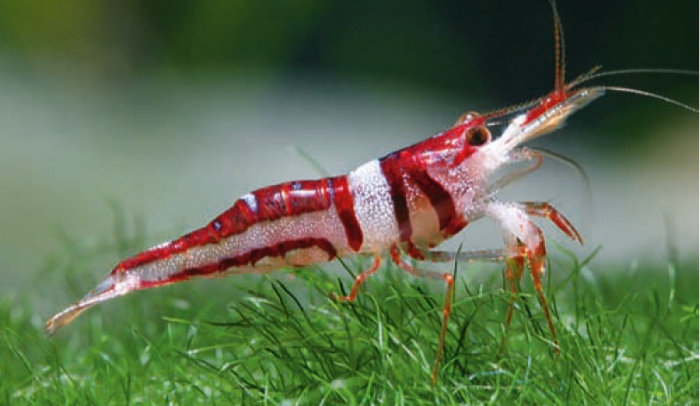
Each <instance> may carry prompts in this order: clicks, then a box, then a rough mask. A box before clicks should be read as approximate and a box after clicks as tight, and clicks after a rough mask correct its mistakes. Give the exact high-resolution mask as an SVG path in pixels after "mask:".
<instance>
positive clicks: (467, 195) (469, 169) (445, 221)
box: [46, 7, 619, 382]
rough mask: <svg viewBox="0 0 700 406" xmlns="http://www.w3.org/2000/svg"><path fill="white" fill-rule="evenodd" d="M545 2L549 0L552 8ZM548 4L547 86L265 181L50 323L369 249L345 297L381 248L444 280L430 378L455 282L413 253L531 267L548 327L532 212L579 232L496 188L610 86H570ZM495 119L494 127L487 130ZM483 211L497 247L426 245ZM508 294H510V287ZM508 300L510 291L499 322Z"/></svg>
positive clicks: (551, 211) (139, 258) (514, 272)
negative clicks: (418, 136) (119, 300)
mask: <svg viewBox="0 0 700 406" xmlns="http://www.w3.org/2000/svg"><path fill="white" fill-rule="evenodd" d="M553 9H554V7H553ZM554 15H555V38H556V44H557V45H556V48H555V49H556V62H557V63H556V65H557V68H556V75H555V76H556V78H555V87H554V90H553V91H552V92H550V93H549V94H548V95H546V96H545V97H542V98H540V99H538V100H536V101H534V102H530V103H527V104H524V105H521V106H518V107H513V108H507V109H501V110H498V111H495V112H491V113H487V114H481V115H480V114H476V113H466V114H465V115H463V116H462V117H461V118H460V119H459V120H458V121H457V122H456V123H455V125H454V126H453V127H451V128H449V129H448V130H446V131H444V132H441V133H439V134H437V135H434V136H432V137H430V138H428V139H426V140H424V141H422V142H419V143H417V144H415V145H412V146H409V147H406V148H403V149H400V150H398V151H395V152H392V153H390V154H388V155H386V156H384V157H383V158H380V159H375V160H373V161H370V162H368V163H366V164H364V165H361V166H360V167H358V168H357V169H355V170H354V171H352V172H350V173H349V174H347V175H341V176H336V177H331V178H325V179H317V180H302V181H292V182H287V183H282V184H279V185H274V186H268V187H265V188H262V189H258V190H256V191H253V192H250V193H248V194H245V195H243V196H242V197H241V198H239V199H238V200H237V201H236V202H235V203H234V204H233V206H232V207H231V208H229V209H228V210H226V211H225V212H224V213H222V214H221V215H219V216H218V217H216V218H215V219H214V220H212V221H211V222H210V223H209V224H207V225H206V226H204V227H202V228H200V229H198V230H195V231H193V232H191V233H189V234H186V235H184V236H182V237H180V238H178V239H175V240H173V241H169V242H166V243H163V244H160V245H158V246H156V247H153V248H150V249H148V250H146V251H143V252H141V253H139V254H136V255H135V256H133V257H131V258H127V259H125V260H123V261H121V262H120V263H118V264H117V265H116V266H115V267H114V269H113V270H112V271H111V272H110V273H109V275H108V276H107V277H106V278H105V279H104V280H103V281H102V282H100V283H99V284H98V285H97V287H96V288H95V289H93V290H92V291H91V292H89V293H88V294H87V295H86V296H85V297H84V298H82V299H81V300H80V301H78V302H77V303H75V304H73V305H71V306H69V307H68V308H66V309H65V310H63V311H62V312H60V313H58V314H56V315H55V316H53V317H51V318H50V319H49V320H48V321H47V322H46V329H47V331H49V332H50V333H53V332H55V331H57V330H58V329H60V328H61V327H63V326H65V325H66V324H68V323H70V322H71V321H72V320H73V319H75V318H76V317H77V316H78V315H80V314H81V313H82V312H84V311H85V310H87V309H88V308H90V307H92V306H95V305H97V304H99V303H101V302H104V301H106V300H109V299H113V298H115V297H118V296H122V295H126V294H127V293H129V292H132V291H135V290H141V289H148V288H155V287H159V286H163V285H168V284H171V283H175V282H181V281H185V280H188V279H191V278H195V277H215V276H216V277H218V276H223V275H233V274H241V273H263V272H271V271H274V270H277V269H280V268H289V267H291V268H299V267H305V266H308V265H311V264H317V263H321V262H326V261H331V260H333V259H334V258H336V257H345V256H350V255H366V256H370V257H372V258H373V259H374V261H373V263H372V265H371V267H370V268H369V269H367V270H366V271H364V272H362V273H361V274H359V275H358V276H357V278H356V280H355V283H354V285H353V287H352V290H351V291H350V294H349V295H348V296H342V297H338V299H340V300H347V301H353V300H354V299H355V297H356V295H357V293H358V289H359V288H360V286H361V285H362V283H363V282H364V281H365V280H366V279H367V278H368V277H369V276H371V275H372V274H374V273H375V272H376V271H377V270H378V269H379V267H380V265H381V263H382V261H383V260H384V258H385V256H386V254H387V253H388V254H389V256H390V258H391V260H392V261H393V262H394V263H395V264H396V265H398V266H399V267H400V268H401V269H403V270H404V271H406V272H408V273H410V274H412V275H416V276H420V277H427V278H433V279H442V280H444V281H445V282H446V284H447V295H446V298H445V303H444V309H443V324H442V329H441V333H440V341H439V347H438V350H437V356H436V361H435V367H434V370H433V375H432V379H433V382H435V380H436V378H437V372H438V367H439V362H440V354H441V353H442V349H443V345H444V340H445V332H446V326H447V320H448V317H449V314H450V306H451V297H452V293H453V284H454V282H453V278H452V275H451V274H449V273H439V272H435V271H430V270H424V269H422V268H419V267H414V266H412V265H410V264H409V263H408V262H407V261H406V258H407V257H408V258H411V259H414V260H418V261H428V262H430V261H473V260H485V261H505V263H506V267H507V271H506V278H507V280H508V282H509V283H510V285H511V287H512V289H513V291H514V289H515V286H516V282H517V280H519V279H520V277H521V276H522V274H523V271H524V268H525V265H526V264H527V265H528V266H529V269H530V274H531V276H532V279H533V282H534V287H535V290H536V292H537V296H538V299H539V301H540V304H541V306H542V309H543V311H544V313H545V317H546V319H547V323H548V325H549V330H550V331H551V334H552V336H553V339H554V345H555V347H558V344H557V340H556V333H555V329H554V324H553V322H552V318H551V315H550V313H549V310H548V307H547V304H546V300H545V296H544V294H543V292H542V282H541V279H542V274H543V273H544V272H545V254H546V250H545V241H544V238H543V235H542V231H541V230H540V228H539V227H538V226H537V225H536V224H535V223H534V222H533V221H532V218H533V217H539V218H544V219H548V220H550V221H552V222H553V223H554V224H555V225H556V226H557V227H558V228H559V229H561V230H562V231H563V232H564V233H565V234H566V235H567V236H569V237H570V238H572V239H573V240H575V241H578V242H581V237H580V235H579V233H578V232H577V231H576V229H575V228H574V227H573V225H572V224H571V223H570V222H569V221H568V220H567V219H566V218H565V217H564V216H563V215H562V214H561V213H559V212H558V211H557V210H556V209H555V208H554V207H552V206H551V205H550V204H549V203H546V202H521V203H511V202H504V201H501V200H499V199H498V197H497V193H498V191H499V189H500V188H502V187H503V186H505V185H506V184H507V183H509V182H510V181H512V180H514V179H515V178H518V177H520V176H522V175H523V174H525V173H529V172H531V171H532V170H535V169H537V168H538V167H539V164H540V163H541V160H542V157H541V154H540V153H538V152H537V151H534V150H529V149H526V148H524V147H522V146H521V145H522V144H523V143H525V142H527V141H529V140H532V139H533V138H535V137H538V136H541V135H544V134H547V133H550V132H552V131H554V130H555V129H557V128H559V127H561V126H562V125H563V124H564V122H565V120H566V119H567V117H569V116H570V115H571V114H573V113H574V112H576V111H577V110H579V109H581V108H582V107H584V106H585V105H586V104H588V103H589V102H591V101H593V100H594V99H596V98H598V97H600V96H602V95H603V93H604V92H605V90H607V89H613V90H619V89H617V88H612V87H602V86H596V87H580V85H581V84H582V83H583V82H584V81H586V80H588V79H590V78H591V77H593V76H595V75H592V74H589V75H586V76H583V77H582V78H579V79H578V80H575V81H573V82H572V83H569V84H567V83H565V81H564V63H563V59H564V58H563V52H562V51H560V49H561V47H560V45H559V44H560V43H561V41H560V39H559V38H560V36H561V27H560V23H559V19H558V17H557V15H556V10H554ZM497 124H499V125H501V127H502V128H503V130H502V131H501V132H500V135H499V136H498V137H493V136H492V132H491V129H492V128H497ZM522 162H531V165H530V166H529V167H528V168H526V169H524V170H523V169H521V170H520V171H518V172H516V173H511V174H509V175H506V176H504V177H501V178H496V179H493V177H494V176H493V175H494V174H495V172H496V170H498V169H499V168H502V167H504V166H506V165H510V164H513V163H522ZM482 217H490V218H492V219H494V220H496V222H497V223H498V224H500V228H501V232H502V234H503V239H504V242H505V248H504V249H496V250H487V251H473V252H459V253H452V252H444V251H434V250H432V249H433V248H434V247H436V246H438V245H439V244H440V243H442V242H443V241H445V240H446V239H449V238H451V237H452V236H454V235H455V234H457V233H458V232H460V231H461V230H462V229H464V228H465V227H466V226H467V225H468V224H469V223H471V222H474V221H476V220H478V219H480V218H482ZM511 297H514V296H511ZM512 310H513V303H512V299H511V303H510V307H509V310H508V314H507V316H506V326H507V325H508V324H509V323H510V320H511V316H512Z"/></svg>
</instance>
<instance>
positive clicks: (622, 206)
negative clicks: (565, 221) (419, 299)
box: [0, 0, 699, 307]
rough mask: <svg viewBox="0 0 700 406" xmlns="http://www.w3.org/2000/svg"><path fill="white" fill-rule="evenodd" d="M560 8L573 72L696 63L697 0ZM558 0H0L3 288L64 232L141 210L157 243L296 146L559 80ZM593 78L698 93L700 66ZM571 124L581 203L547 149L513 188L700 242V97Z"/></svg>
mask: <svg viewBox="0 0 700 406" xmlns="http://www.w3.org/2000/svg"><path fill="white" fill-rule="evenodd" d="M559 11H560V14H561V17H562V20H563V24H564V31H565V34H566V50H567V68H568V77H569V78H573V77H575V76H576V75H578V74H580V73H583V72H585V71H587V70H588V69H590V68H592V67H593V66H596V65H599V64H600V65H603V67H604V68H605V69H625V68H682V69H690V70H694V71H697V70H698V48H699V46H698V38H699V35H698V19H697V16H698V2H697V1H690V0H687V1H674V2H662V1H652V0H646V1H619V0H618V1H586V2H581V1H579V2H571V1H561V2H560V4H559ZM551 20H552V18H551V12H550V9H549V6H548V4H547V2H546V1H544V0H526V1H509V2H504V1H488V0H479V1H462V2H456V1H454V2H420V1H384V2H369V1H355V2H340V1H297V2H255V1H216V2H170V1H150V2H139V1H122V2H110V1H83V2H55V1H49V0H44V1H31V2H19V1H15V2H12V1H2V2H0V189H1V190H2V192H1V194H0V275H2V280H3V283H2V288H0V291H1V292H4V293H5V292H11V291H15V290H17V289H20V290H24V289H31V286H32V284H34V283H40V281H41V275H42V273H43V272H50V271H51V270H52V269H57V266H56V264H57V263H60V262H61V261H62V258H65V257H67V256H70V255H72V254H71V250H70V249H68V248H67V246H70V244H73V243H75V244H78V245H80V246H86V247H99V246H101V245H105V244H109V243H110V241H113V240H112V239H111V236H112V233H113V231H114V230H115V226H114V224H115V223H116V224H118V225H119V226H120V227H121V226H124V227H126V228H127V230H126V231H125V232H127V233H132V232H134V230H133V229H132V228H133V226H131V225H130V224H132V222H131V219H132V218H136V219H138V221H137V222H136V223H137V224H141V225H142V226H143V227H144V229H145V232H144V233H145V235H146V237H145V239H146V240H147V241H145V244H146V245H148V246H150V245H152V244H155V243H156V242H158V241H160V240H164V239H169V238H173V237H175V236H177V235H178V234H180V233H182V232H184V231H186V230H188V229H192V228H194V227H198V226H200V225H201V224H204V223H205V222H206V221H207V220H208V219H210V218H211V217H213V216H214V215H216V214H218V212H220V211H222V210H224V209H225V208H226V207H227V206H228V205H229V204H230V203H231V202H232V201H233V200H234V199H235V198H236V197H237V196H239V195H241V194H243V193H245V192H246V191H248V190H250V189H253V188H257V187H261V186H264V185H266V184H270V183H275V182H280V181H283V180H288V179H293V178H308V177H318V176H319V174H318V172H317V171H316V170H314V168H313V167H312V166H311V165H310V164H309V163H308V162H306V161H305V160H304V159H302V158H299V157H298V156H296V155H295V154H294V153H290V151H289V150H288V148H289V147H290V146H291V147H295V148H300V149H302V150H304V151H306V152H307V153H308V154H309V155H311V156H312V157H313V158H314V159H315V160H317V161H318V162H319V163H320V164H321V165H322V166H323V167H324V168H325V169H327V170H328V171H329V172H331V173H342V172H347V171H349V170H351V169H352V168H354V167H356V166H357V165H359V164H361V163H362V162H364V161H367V160H369V159H372V158H374V157H378V156H382V155H384V154H385V153H387V152H389V151H391V150H393V149H397V148H400V147H402V146H405V145H408V144H411V143H413V142H416V141H419V140H421V139H423V138H425V137H427V136H429V135H431V134H433V133H436V132H438V131H440V130H441V129H444V128H446V127H448V126H449V125H450V124H451V123H452V122H453V121H454V119H455V118H456V117H457V116H458V115H459V114H461V113H462V112H464V111H467V110H477V111H479V110H490V109H494V108H498V107H501V106H504V105H510V104H513V103H518V102H521V101H525V100H529V99H531V98H533V97H536V96H540V95H542V94H544V93H546V92H547V91H548V90H550V88H551V86H552V82H553V38H552V21H551ZM604 83H606V84H616V85H624V86H630V87H634V88H638V89H643V90H647V91H652V92H658V93H661V94H664V95H666V96H669V97H671V98H674V99H678V100H680V101H682V102H684V103H687V104H690V105H691V106H697V105H698V78H697V76H669V75H664V76H661V75H629V76H620V77H610V78H607V79H606V80H605V82H604ZM564 132H565V133H566V135H564V134H561V135H557V136H552V137H549V138H547V139H545V140H542V141H541V143H540V144H539V145H545V146H547V147H549V148H552V149H555V150H557V151H559V152H562V153H565V154H566V155H568V156H570V157H572V158H573V159H575V160H577V161H579V162H580V163H581V165H582V166H584V167H585V168H586V170H587V171H589V172H590V175H591V178H592V183H593V189H594V190H593V196H594V202H593V205H592V206H591V205H588V204H586V203H585V199H584V198H583V197H582V193H581V192H580V186H579V185H580V179H579V178H578V177H577V176H576V175H575V174H572V173H571V171H570V170H569V169H566V168H564V167H562V166H560V165H557V164H554V165H550V164H548V165H547V166H548V168H545V171H543V172H542V174H538V175H535V176H533V177H532V178H533V179H530V180H528V181H525V182H524V185H522V186H519V188H515V189H514V191H513V192H512V193H513V194H511V195H508V196H509V197H510V198H513V199H517V200H525V199H540V200H551V201H553V202H554V203H556V204H557V206H558V207H560V208H561V209H562V211H564V212H566V213H568V214H571V217H572V218H573V219H574V222H575V223H577V224H580V225H581V228H582V229H583V231H584V233H585V237H586V240H587V242H588V245H587V247H586V248H584V249H583V250H584V251H586V252H590V251H591V250H592V249H593V248H595V247H596V246H598V245H603V250H602V251H601V254H600V260H601V261H618V262H623V263H632V262H634V261H636V260H639V259H642V260H651V261H657V262H664V261H666V260H667V259H668V256H669V255H671V256H673V255H676V254H675V253H674V252H676V251H677V252H678V255H680V256H681V257H683V258H684V259H689V260H691V261H697V247H698V210H697V209H698V153H697V151H698V116H697V114H695V113H692V112H689V111H684V110H682V109H679V108H677V107H673V106H671V105H669V104H665V103H662V102H660V101H656V100H651V99H645V98H641V97H636V96H631V95H619V94H611V95H609V96H607V97H606V98H605V99H603V100H601V101H599V102H596V103H595V104H594V105H592V106H591V107H589V108H588V109H587V110H586V111H584V112H582V113H580V114H579V115H577V116H576V117H574V118H573V119H572V120H571V122H570V125H569V127H568V128H567V129H566V130H564ZM528 194H529V195H528ZM115 206H116V207H118V209H117V210H116V211H115V209H114V207H115ZM588 206H591V207H588ZM587 211H590V212H591V214H590V215H586V214H585V213H586V212H587ZM121 212H123V215H124V217H125V218H126V219H127V220H123V219H122V220H120V219H117V220H115V213H121ZM493 229H495V227H494V225H493V224H487V225H486V226H484V228H483V229H480V228H476V230H475V231H471V232H468V233H466V234H465V237H464V238H463V239H462V240H460V241H466V242H467V244H468V245H469V244H471V245H474V246H475V247H481V248H485V247H490V246H492V244H499V239H498V237H497V236H494V237H489V238H491V239H490V240H486V241H487V242H486V243H485V242H483V241H481V240H480V239H479V237H478V236H480V235H481V234H480V233H481V232H484V233H488V232H493ZM470 230H471V228H470ZM482 230H483V231H482ZM489 230H490V231H489ZM550 234H552V235H555V236H556V237H555V239H558V240H563V239H562V238H560V236H559V235H558V234H557V233H556V232H554V231H551V230H550ZM66 241H70V243H67V242H66ZM484 244H486V245H484ZM667 246H670V247H671V248H670V249H669V248H667ZM144 248H145V246H144ZM117 259H118V258H116V257H115V258H108V259H105V262H104V263H105V268H104V269H96V270H95V280H97V279H98V278H99V277H101V276H102V275H103V274H105V273H106V272H107V271H108V270H109V269H110V267H111V266H112V265H113V263H114V261H116V260H117ZM52 307H55V305H54V306H52Z"/></svg>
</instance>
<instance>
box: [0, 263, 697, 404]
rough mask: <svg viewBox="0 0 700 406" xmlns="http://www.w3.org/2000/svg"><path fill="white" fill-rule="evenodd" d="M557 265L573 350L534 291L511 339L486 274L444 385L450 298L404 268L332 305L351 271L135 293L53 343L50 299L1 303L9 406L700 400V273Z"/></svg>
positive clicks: (464, 306)
mask: <svg viewBox="0 0 700 406" xmlns="http://www.w3.org/2000/svg"><path fill="white" fill-rule="evenodd" d="M85 260H87V261H90V258H87V259H85ZM84 265H85V264H83V266H77V265H76V269H84V268H86V267H85V266H84ZM552 267H553V268H556V273H557V274H558V275H559V276H560V278H558V279H555V278H552V280H550V281H549V284H548V287H549V292H548V297H549V298H550V301H551V303H550V304H551V307H552V309H553V310H554V314H555V323H556V324H557V326H556V327H557V331H558V337H559V340H560V342H561V353H560V354H559V355H556V354H555V352H554V351H553V350H552V345H551V336H550V334H549V332H548V330H547V329H546V323H545V322H544V318H543V315H542V311H541V310H540V309H539V307H538V306H537V304H536V303H537V301H536V300H535V298H534V297H533V294H532V293H533V292H532V288H531V286H530V285H529V284H526V283H523V287H522V291H523V293H522V294H521V296H520V297H519V298H518V301H517V308H516V315H515V317H514V320H513V323H512V325H511V326H510V331H509V333H508V335H507V338H506V339H505V341H504V339H503V338H504V327H503V318H504V314H505V310H506V308H507V302H508V299H509V294H508V293H507V292H504V291H503V290H502V289H500V288H499V287H498V286H493V285H495V284H497V283H494V282H493V280H497V279H499V274H498V273H497V272H494V271H491V270H488V271H484V272H485V273H489V274H491V275H492V278H491V281H492V282H486V283H481V282H476V281H475V280H474V279H470V280H464V279H463V278H462V277H460V275H458V281H460V282H459V286H458V289H457V292H456V295H455V302H454V306H453V312H452V317H451V320H450V324H449V330H448V336H447V342H446V350H445V354H444V355H443V363H442V365H441V370H440V374H439V380H438V384H437V386H436V387H434V388H433V387H431V385H430V374H431V370H432V366H433V362H434V359H435V351H436V348H437V341H438V333H439V328H440V323H441V306H442V301H443V298H442V293H441V292H442V289H441V288H442V287H441V286H440V284H439V283H433V282H426V281H423V280H416V279H414V278H411V277H408V276H405V275H403V274H402V273H401V272H400V271H399V270H397V269H394V268H393V267H392V268H391V269H388V270H387V269H384V270H383V272H382V274H381V276H378V277H375V278H373V279H371V280H370V281H369V282H367V283H366V284H365V285H364V286H363V291H362V292H361V294H360V296H359V297H358V300H357V301H356V302H355V303H354V304H348V303H339V302H336V301H334V300H332V299H330V298H329V297H328V295H327V294H328V293H329V292H331V291H335V292H338V291H342V290H343V289H347V287H348V286H349V284H350V283H351V279H350V278H349V277H346V276H345V275H343V276H342V277H340V278H336V276H334V275H333V274H332V273H328V272H323V271H321V270H312V269H309V270H304V271H301V272H297V273H295V274H293V275H294V277H292V274H284V273H279V274H278V275H274V276H277V277H278V278H277V279H275V278H271V277H247V276H242V277H235V278H229V279H226V280H219V281H200V282H194V283H188V284H182V285H180V286H174V287H168V288H162V289H157V290H153V291H149V292H142V293H138V294H134V295H131V296H129V297H127V298H122V299H118V300H115V301H114V303H110V304H105V305H103V306H100V307H98V308H97V309H95V310H92V311H90V312H89V313H88V314H86V315H85V316H83V317H82V318H80V319H79V320H78V321H76V322H75V323H74V324H73V325H70V326H68V327H67V328H66V329H65V330H64V331H61V332H60V333H59V334H58V335H57V336H56V337H52V338H50V337H47V336H45V335H44V333H43V331H42V327H43V317H39V316H38V315H37V314H36V312H35V310H34V308H35V305H36V303H37V300H38V299H37V298H36V296H37V295H36V294H26V295H23V296H18V297H17V298H16V299H12V300H10V299H6V300H3V301H2V303H0V329H1V330H0V331H1V334H2V335H1V337H0V370H1V371H2V376H3V379H2V380H1V381H0V403H2V404H20V403H23V402H26V403H40V404H41V403H46V404H99V405H105V404H132V403H145V404H162V403H175V404H196V403H203V402H206V403H210V404H241V403H246V404H249V403H261V404H319V403H326V404H376V403H380V402H382V403H396V404H418V403H429V404H435V403H440V404H445V403H447V404H453V403H463V404H472V403H490V404H511V403H525V404H596V405H597V404H624V403H631V404H686V403H692V402H694V401H696V400H697V398H698V386H697V383H698V292H697V285H698V280H697V267H694V268H687V269H678V270H675V269H671V270H672V271H673V272H661V271H660V270H658V269H649V270H646V271H642V270H636V271H630V272H627V273H625V272H623V271H619V272H615V271H610V270H608V271H607V272H606V273H605V274H602V273H600V274H599V273H596V274H595V276H594V275H593V274H592V273H591V271H590V270H589V269H588V268H586V267H581V266H579V265H578V264H574V265H573V267H572V266H571V265H570V266H569V269H570V270H569V271H568V272H565V269H567V268H565V267H563V266H562V265H560V264H553V266H552ZM572 268H573V269H572ZM354 270H356V269H354ZM460 271H461V270H460ZM471 271H474V272H471ZM478 271H479V269H478V267H477V268H470V274H476V273H478ZM85 272H87V271H85ZM81 273H82V272H81ZM82 276H84V275H82ZM669 276H671V277H669ZM69 279H71V280H69V281H68V283H67V284H66V283H63V284H61V283H52V284H51V289H52V291H54V292H60V291H62V290H64V289H66V285H81V286H83V287H84V288H86V289H87V288H88V287H89V286H87V285H89V282H87V281H85V279H86V278H84V277H83V278H81V275H74V276H71V277H70V278H69ZM339 285H340V286H339ZM72 289H73V288H71V290H72ZM475 289H477V290H475ZM433 291H434V292H433Z"/></svg>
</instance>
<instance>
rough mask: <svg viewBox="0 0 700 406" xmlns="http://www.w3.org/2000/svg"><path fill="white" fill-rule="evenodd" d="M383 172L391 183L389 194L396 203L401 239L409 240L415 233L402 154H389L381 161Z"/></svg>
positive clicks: (395, 210)
mask: <svg viewBox="0 0 700 406" xmlns="http://www.w3.org/2000/svg"><path fill="white" fill-rule="evenodd" d="M379 165H380V167H381V168H382V173H383V175H384V178H385V179H386V181H387V183H388V184H389V195H390V196H391V201H392V203H393V204H394V216H395V217H396V224H397V225H398V227H399V239H400V240H401V241H409V240H410V239H411V235H412V234H413V227H412V226H411V218H410V216H409V210H408V202H407V201H406V185H405V183H404V176H403V175H404V171H403V168H402V167H401V166H402V165H401V155H399V154H397V153H394V154H389V155H387V156H385V157H384V158H382V159H381V160H380V161H379Z"/></svg>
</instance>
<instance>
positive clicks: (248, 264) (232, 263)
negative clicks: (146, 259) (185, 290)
mask: <svg viewBox="0 0 700 406" xmlns="http://www.w3.org/2000/svg"><path fill="white" fill-rule="evenodd" d="M313 248H318V249H320V250H322V251H324V252H325V253H326V254H327V255H328V261H331V260H333V259H335V257H336V256H337V255H338V252H337V251H336V249H335V247H334V246H333V244H331V242H330V241H328V240H327V239H325V238H310V237H309V238H301V239H298V240H288V241H282V242H279V243H277V244H273V245H270V246H267V247H261V248H255V249H252V250H250V251H248V252H245V253H242V254H239V255H235V256H232V257H226V258H222V259H220V260H219V261H217V262H213V263H210V264H206V265H203V266H198V267H193V268H186V269H183V270H182V271H180V272H177V273H175V274H173V275H170V276H169V277H168V278H167V279H162V280H155V281H149V280H142V281H141V286H140V289H147V288H152V287H156V286H160V285H164V284H170V283H174V282H179V281H183V280H186V279H190V278H194V277H198V276H207V275H211V274H214V273H218V272H223V271H226V270H227V269H230V268H236V267H238V268H247V269H248V272H250V268H254V267H255V266H256V264H257V263H258V262H260V261H261V260H263V259H265V258H283V257H284V256H285V255H287V254H289V253H290V252H292V251H296V250H310V249H313ZM268 270H269V269H268V267H261V269H260V271H261V272H265V271H268ZM253 272H254V271H253Z"/></svg>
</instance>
